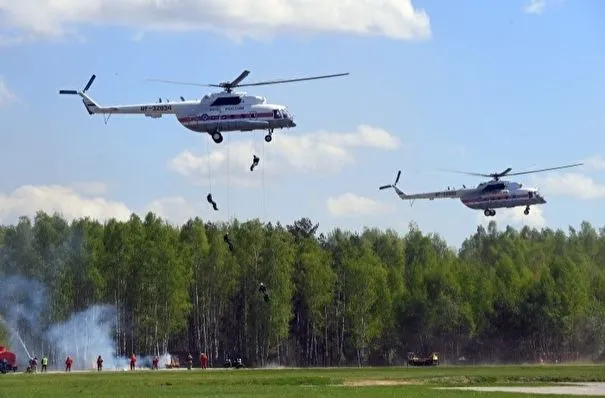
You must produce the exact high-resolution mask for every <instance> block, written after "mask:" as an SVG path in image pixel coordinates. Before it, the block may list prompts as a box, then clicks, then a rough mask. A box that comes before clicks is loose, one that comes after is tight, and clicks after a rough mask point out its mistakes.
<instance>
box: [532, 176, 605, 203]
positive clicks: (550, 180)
mask: <svg viewBox="0 0 605 398" xmlns="http://www.w3.org/2000/svg"><path fill="white" fill-rule="evenodd" d="M533 179H534V181H535V184H536V185H537V186H538V187H539V189H540V191H542V193H543V194H545V195H546V196H548V195H556V196H569V197H574V198H579V199H585V200H587V199H598V198H603V197H605V185H603V184H599V183H597V182H596V181H594V180H593V179H592V178H590V177H588V176H587V175H584V174H580V173H561V174H554V175H551V176H548V177H533ZM546 200H548V197H546Z"/></svg>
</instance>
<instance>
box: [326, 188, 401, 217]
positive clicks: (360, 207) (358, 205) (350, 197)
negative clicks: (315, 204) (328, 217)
mask: <svg viewBox="0 0 605 398" xmlns="http://www.w3.org/2000/svg"><path fill="white" fill-rule="evenodd" d="M326 206H327V207H328V211H329V212H330V214H332V215H333V216H337V217H348V216H367V215H374V214H380V213H386V212H388V211H390V210H391V207H389V206H387V205H385V204H382V203H379V202H377V201H375V200H372V199H369V198H366V197H363V196H358V195H355V194H353V193H345V194H342V195H340V196H337V197H330V198H328V200H327V201H326Z"/></svg>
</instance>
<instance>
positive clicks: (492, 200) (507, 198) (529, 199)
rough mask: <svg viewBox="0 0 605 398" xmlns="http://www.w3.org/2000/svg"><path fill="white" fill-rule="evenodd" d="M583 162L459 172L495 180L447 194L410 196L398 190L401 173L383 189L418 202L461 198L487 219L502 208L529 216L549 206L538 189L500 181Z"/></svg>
mask: <svg viewBox="0 0 605 398" xmlns="http://www.w3.org/2000/svg"><path fill="white" fill-rule="evenodd" d="M582 164H583V163H575V164H570V165H566V166H559V167H550V168H547V169H538V170H530V171H521V172H518V173H511V172H510V171H511V170H512V169H511V168H510V167H509V168H507V169H506V170H504V171H503V172H501V173H492V174H481V173H466V172H460V171H456V172H455V173H462V174H468V175H474V176H481V177H491V178H492V180H491V181H487V182H482V183H480V184H479V185H477V187H476V188H466V187H465V186H464V185H463V189H449V188H448V190H447V191H446V190H444V191H435V192H424V193H416V194H410V195H408V194H406V193H404V192H403V191H401V190H400V189H399V188H398V187H397V183H398V182H399V177H401V170H400V171H399V172H398V173H397V177H396V178H395V183H394V184H391V185H383V186H381V187H380V188H379V189H380V190H383V189H387V188H393V189H394V190H395V192H396V193H397V196H399V197H400V198H401V199H402V200H411V201H414V200H416V199H429V200H434V199H444V198H450V199H460V201H461V202H462V203H463V204H464V205H465V206H466V207H468V208H470V209H473V210H483V214H485V216H486V217H493V216H495V215H496V210H495V209H498V208H511V207H518V206H525V210H524V211H523V213H525V215H528V214H529V206H531V205H541V204H545V203H546V200H545V199H544V197H543V196H542V195H541V194H540V192H538V190H537V189H535V188H526V187H525V188H524V187H523V184H521V183H518V182H513V181H501V180H500V178H502V177H504V176H513V175H521V174H531V173H539V172H543V171H548V170H558V169H564V168H568V167H576V166H581V165H582Z"/></svg>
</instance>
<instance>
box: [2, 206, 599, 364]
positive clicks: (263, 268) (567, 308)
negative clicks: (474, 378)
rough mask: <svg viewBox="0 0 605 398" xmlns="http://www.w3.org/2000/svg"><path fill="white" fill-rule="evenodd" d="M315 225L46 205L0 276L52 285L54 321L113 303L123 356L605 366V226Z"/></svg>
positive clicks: (18, 234) (7, 255)
mask: <svg viewBox="0 0 605 398" xmlns="http://www.w3.org/2000/svg"><path fill="white" fill-rule="evenodd" d="M317 229H318V225H317V224H314V223H313V222H312V221H311V220H309V219H306V218H302V219H300V220H298V221H296V222H295V223H293V224H292V225H286V226H283V225H280V224H277V225H272V224H263V223H261V222H260V221H258V220H255V221H248V222H245V223H242V222H238V221H233V222H231V223H229V224H228V225H227V224H211V223H205V222H203V221H202V220H200V219H194V220H190V221H189V222H187V223H186V224H185V225H183V226H180V227H175V226H171V225H169V224H167V223H166V222H165V221H163V220H162V219H160V218H158V217H156V216H155V215H154V214H152V213H149V214H147V215H146V216H145V218H144V219H141V218H140V217H138V216H136V215H132V216H131V218H130V220H129V221H128V222H118V221H115V220H110V221H108V222H106V223H104V224H102V223H99V222H96V221H94V220H90V219H81V220H75V221H73V222H71V223H70V222H67V221H66V220H65V219H64V218H62V217H61V216H59V215H49V214H45V213H42V212H40V213H38V214H37V215H36V217H35V219H34V220H30V219H28V218H26V217H22V218H21V219H20V220H19V222H18V224H17V225H13V226H5V227H2V229H1V230H0V242H1V248H0V251H1V252H0V254H1V263H0V264H1V268H0V278H1V279H4V280H6V278H8V277H9V276H14V275H19V276H22V277H24V278H28V279H29V280H36V281H39V282H40V283H41V284H43V285H44V286H46V288H47V289H48V291H49V294H50V296H51V299H50V300H49V303H50V305H49V307H48V309H47V311H45V313H44V325H51V324H53V323H56V322H60V321H63V320H65V319H67V318H68V317H69V316H70V314H71V313H73V312H75V311H81V310H83V309H86V308H87V307H89V306H91V305H94V304H109V305H112V306H115V308H116V311H117V316H116V325H115V328H114V336H113V339H114V342H115V347H116V349H117V351H118V353H119V354H120V355H125V356H127V355H129V353H131V352H137V353H141V354H156V353H158V354H162V353H163V352H166V351H168V352H177V353H178V352H188V351H190V352H192V353H199V352H201V351H204V352H206V353H208V354H209V358H210V361H211V365H212V364H214V365H215V366H216V365H217V364H218V365H220V364H222V361H223V360H224V358H225V357H226V356H241V357H242V359H243V360H244V361H245V362H246V363H247V364H248V365H249V366H265V365H268V364H280V365H290V366H293V365H296V366H310V365H315V366H338V365H356V364H362V365H366V364H373V365H382V364H396V363H402V362H403V361H404V360H405V357H406V355H407V353H408V352H409V351H417V352H431V351H439V352H440V353H441V358H442V359H443V360H446V361H448V360H449V361H453V360H455V359H456V358H458V357H460V356H465V357H467V358H468V359H469V360H472V361H476V362H497V361H499V362H509V361H511V362H516V361H536V359H537V357H538V355H542V356H546V358H547V359H549V360H554V359H559V360H569V359H575V358H581V359H602V357H603V353H604V351H605V228H603V229H601V230H599V231H596V230H595V229H594V228H593V227H592V226H591V225H590V224H589V223H586V222H584V223H582V224H581V226H580V228H579V230H576V229H573V228H570V229H569V231H567V232H565V231H554V230H550V229H543V230H536V229H531V228H528V227H525V228H523V229H522V230H515V229H512V228H510V227H509V228H507V229H506V230H503V231H499V230H498V229H497V228H496V224H495V223H494V222H491V223H490V225H489V226H488V228H487V229H485V228H483V227H481V226H480V227H478V228H477V232H476V233H475V234H474V235H473V236H471V237H469V238H468V239H467V240H466V241H465V242H464V243H463V245H462V247H461V248H460V250H459V251H455V250H452V249H451V248H449V247H448V245H447V244H446V242H445V241H444V240H443V239H441V238H440V237H439V236H437V235H433V234H429V235H426V234H423V233H421V232H420V231H419V230H418V228H417V227H415V226H414V225H410V228H409V231H408V232H407V233H406V234H405V235H398V234H397V233H395V232H393V231H380V230H376V229H366V230H365V231H364V232H363V233H358V234H356V233H350V232H347V231H342V230H339V229H336V230H334V231H332V232H331V233H329V234H327V235H323V234H318V233H317ZM225 233H228V234H229V236H230V239H231V241H232V243H233V246H234V247H233V252H231V251H230V249H229V247H228V245H227V244H226V243H225V241H224V235H225ZM261 282H262V283H264V284H265V285H266V286H267V287H268V289H269V295H270V300H269V302H265V300H264V298H263V295H262V294H260V293H259V291H258V287H259V283H261ZM30 294H35V293H34V292H30ZM2 304H4V307H2V305H0V311H1V310H4V311H8V310H9V308H7V305H6V303H2ZM23 333H25V332H23ZM1 334H2V333H0V335H1Z"/></svg>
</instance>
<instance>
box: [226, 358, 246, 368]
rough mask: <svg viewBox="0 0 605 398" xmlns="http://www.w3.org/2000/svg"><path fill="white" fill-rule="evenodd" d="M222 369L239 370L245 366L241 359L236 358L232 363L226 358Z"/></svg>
mask: <svg viewBox="0 0 605 398" xmlns="http://www.w3.org/2000/svg"><path fill="white" fill-rule="evenodd" d="M223 367H224V368H236V369H241V368H243V367H245V366H244V363H243V362H242V359H241V358H237V359H236V360H235V361H232V360H231V359H230V358H227V359H226V360H225V363H224V364H223Z"/></svg>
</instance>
